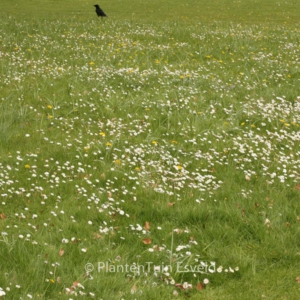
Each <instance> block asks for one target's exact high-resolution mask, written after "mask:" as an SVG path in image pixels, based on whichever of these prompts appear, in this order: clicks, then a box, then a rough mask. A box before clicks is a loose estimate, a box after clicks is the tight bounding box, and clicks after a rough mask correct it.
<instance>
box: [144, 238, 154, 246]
mask: <svg viewBox="0 0 300 300" xmlns="http://www.w3.org/2000/svg"><path fill="white" fill-rule="evenodd" d="M143 243H144V244H145V245H150V244H151V243H152V241H151V239H149V238H145V239H143Z"/></svg>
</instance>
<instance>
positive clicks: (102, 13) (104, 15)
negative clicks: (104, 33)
mask: <svg viewBox="0 0 300 300" xmlns="http://www.w3.org/2000/svg"><path fill="white" fill-rule="evenodd" d="M94 6H95V7H96V14H97V16H98V17H107V15H106V14H105V12H104V11H103V10H102V9H101V8H100V6H99V5H98V4H95V5H94Z"/></svg>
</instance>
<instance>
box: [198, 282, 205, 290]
mask: <svg viewBox="0 0 300 300" xmlns="http://www.w3.org/2000/svg"><path fill="white" fill-rule="evenodd" d="M203 289H205V284H204V283H201V282H199V283H198V284H197V285H196V290H197V291H202V290H203Z"/></svg>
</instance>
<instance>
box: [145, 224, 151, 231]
mask: <svg viewBox="0 0 300 300" xmlns="http://www.w3.org/2000/svg"><path fill="white" fill-rule="evenodd" d="M144 229H145V230H149V229H150V223H149V222H145V225H144Z"/></svg>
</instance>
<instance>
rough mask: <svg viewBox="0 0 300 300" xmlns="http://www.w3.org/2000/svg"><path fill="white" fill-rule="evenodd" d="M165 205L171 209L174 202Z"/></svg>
mask: <svg viewBox="0 0 300 300" xmlns="http://www.w3.org/2000/svg"><path fill="white" fill-rule="evenodd" d="M167 205H168V207H172V206H173V205H175V202H169V203H168V204H167Z"/></svg>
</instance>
